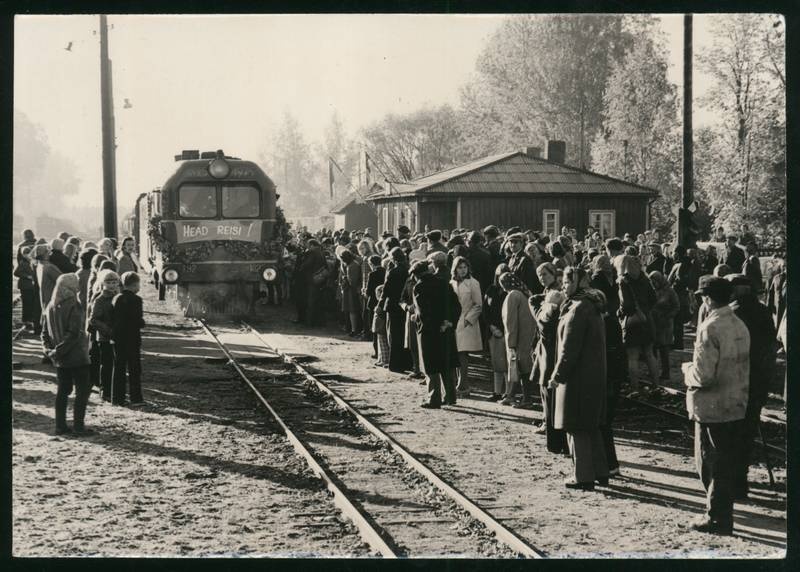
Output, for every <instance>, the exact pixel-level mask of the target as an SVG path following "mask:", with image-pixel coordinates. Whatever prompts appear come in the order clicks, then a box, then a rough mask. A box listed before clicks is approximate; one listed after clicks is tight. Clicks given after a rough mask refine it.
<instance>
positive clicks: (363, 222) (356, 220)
mask: <svg viewBox="0 0 800 572" xmlns="http://www.w3.org/2000/svg"><path fill="white" fill-rule="evenodd" d="M381 190H383V187H381V186H380V185H379V184H378V183H372V184H370V185H364V186H362V187H361V188H360V189H358V191H351V192H349V193H347V194H346V195H345V196H344V197H342V198H341V200H339V202H337V203H336V204H334V206H333V208H332V209H331V214H332V215H333V228H336V229H341V228H346V229H365V228H371V229H372V230H373V231H375V230H376V229H377V227H378V215H376V214H375V208H374V207H373V206H372V205H370V204H368V203H367V201H366V197H367V196H368V195H370V194H373V193H378V192H380V191H381Z"/></svg>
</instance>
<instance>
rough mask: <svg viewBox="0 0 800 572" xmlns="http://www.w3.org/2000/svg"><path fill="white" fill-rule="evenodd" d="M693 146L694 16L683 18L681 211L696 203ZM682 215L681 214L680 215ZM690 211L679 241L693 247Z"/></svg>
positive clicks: (682, 220)
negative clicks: (690, 236) (689, 226)
mask: <svg viewBox="0 0 800 572" xmlns="http://www.w3.org/2000/svg"><path fill="white" fill-rule="evenodd" d="M693 153H694V149H693V144H692V15H691V14H685V15H684V16H683V188H682V191H681V205H680V208H681V209H689V207H690V205H691V204H692V202H693V201H694V160H693ZM679 215H680V213H679ZM689 224H691V221H690V220H689V216H688V211H684V216H678V241H679V243H680V244H683V245H684V246H686V247H687V248H688V247H693V246H694V245H693V244H691V242H692V241H691V239H689V238H688V225H689Z"/></svg>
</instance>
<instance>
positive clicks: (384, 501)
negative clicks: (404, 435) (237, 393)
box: [203, 322, 544, 558]
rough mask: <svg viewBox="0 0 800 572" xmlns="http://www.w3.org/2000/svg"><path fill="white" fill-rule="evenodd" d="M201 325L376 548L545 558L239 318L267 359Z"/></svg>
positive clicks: (393, 552)
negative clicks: (242, 352) (246, 355)
mask: <svg viewBox="0 0 800 572" xmlns="http://www.w3.org/2000/svg"><path fill="white" fill-rule="evenodd" d="M203 327H204V328H205V329H206V332H207V333H208V334H209V335H210V336H211V337H212V338H213V339H214V340H215V342H216V343H217V345H218V346H219V347H220V349H222V351H223V352H224V353H225V355H226V357H227V358H228V359H229V360H230V362H231V365H232V366H233V367H234V369H235V370H236V372H237V374H238V375H239V377H241V378H242V380H243V381H244V382H245V384H246V385H247V386H248V387H249V388H250V390H251V391H252V392H253V393H254V394H255V395H256V397H257V399H258V400H259V401H260V402H261V403H262V405H264V406H265V407H266V408H267V410H268V411H269V412H270V414H271V415H272V417H273V418H274V419H275V420H276V422H278V424H279V425H280V426H281V428H282V429H283V431H284V432H285V434H286V435H287V437H288V438H289V440H290V441H291V442H292V445H293V446H294V447H295V449H296V450H297V452H298V454H300V455H301V456H302V457H303V458H305V459H306V461H307V462H308V463H309V465H310V466H311V468H312V470H314V472H315V473H317V474H318V476H319V477H320V478H321V479H323V480H324V481H325V482H326V484H327V485H328V488H329V490H331V491H332V493H333V494H334V497H335V498H336V504H337V506H338V507H339V508H340V510H341V511H342V512H343V514H344V515H345V516H346V517H347V518H348V519H350V520H352V521H353V522H354V524H356V526H357V528H358V529H359V531H360V532H361V534H362V538H363V539H364V540H365V541H366V542H367V543H369V544H370V545H371V546H373V548H374V549H375V551H376V552H377V553H379V554H381V555H382V556H384V557H389V558H392V557H397V556H400V557H409V556H411V557H424V556H454V555H468V556H470V555H471V556H479V557H505V558H509V557H511V558H513V557H529V558H540V557H542V556H544V554H543V552H542V551H540V550H539V549H537V548H535V547H533V546H531V545H530V544H529V543H527V542H526V541H525V540H523V539H522V538H520V537H519V536H518V535H516V534H515V533H514V532H512V531H511V530H509V529H507V528H506V527H505V526H503V525H502V524H500V523H499V522H498V521H496V520H495V519H494V518H492V517H491V515H489V514H488V513H487V512H486V511H484V510H483V509H481V508H480V507H478V506H477V505H475V504H474V503H473V502H472V501H470V500H469V499H467V498H466V497H465V496H464V495H463V494H462V493H460V492H459V491H458V490H457V489H455V487H453V486H452V485H451V484H449V483H447V482H445V481H444V480H443V479H442V478H441V477H440V476H438V475H437V474H436V473H434V472H433V471H432V470H431V469H430V468H429V467H427V466H426V465H425V464H424V463H422V462H421V461H420V460H419V459H418V458H417V457H415V456H414V455H413V454H412V453H410V452H409V451H407V450H406V449H405V448H403V447H402V446H401V445H400V444H399V443H397V442H396V441H394V439H392V438H391V437H389V436H388V435H386V434H385V433H384V432H383V431H381V430H380V429H379V428H377V427H375V426H374V425H373V424H372V423H371V422H370V421H369V420H367V419H366V418H365V417H364V416H363V415H362V414H361V413H360V412H359V411H358V410H357V409H355V408H354V407H353V406H352V405H350V404H349V403H347V402H346V401H345V400H344V399H342V398H341V396H339V395H338V394H336V392H334V391H333V390H331V389H330V387H328V386H327V384H325V383H324V382H323V381H322V380H321V379H319V377H317V376H315V375H313V374H311V373H310V372H308V370H307V369H305V368H304V367H303V366H302V365H301V364H300V363H298V361H297V360H295V359H294V358H292V357H291V356H290V355H288V354H286V353H283V352H281V351H280V350H278V349H277V348H274V347H272V346H271V345H270V344H268V343H267V342H266V340H264V338H263V337H261V336H260V334H258V332H256V331H255V330H254V329H252V328H250V327H249V326H247V325H246V324H244V327H245V329H246V331H247V332H248V335H250V336H252V339H253V340H256V342H257V344H258V345H260V346H261V347H262V348H264V349H265V350H266V352H265V354H264V356H274V359H269V358H268V357H263V356H262V358H261V359H255V360H247V359H239V358H237V356H236V355H234V354H235V351H231V349H230V348H228V347H226V343H225V339H224V338H225V335H226V334H225V332H223V331H222V330H221V329H218V330H217V331H214V330H213V329H212V328H211V327H210V326H209V324H208V323H206V322H203ZM215 328H216V326H215ZM238 333H239V335H241V332H238ZM247 362H251V363H252V362H255V363H256V364H257V365H251V364H250V363H247Z"/></svg>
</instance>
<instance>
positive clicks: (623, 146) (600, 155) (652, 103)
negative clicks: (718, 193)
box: [592, 26, 681, 232]
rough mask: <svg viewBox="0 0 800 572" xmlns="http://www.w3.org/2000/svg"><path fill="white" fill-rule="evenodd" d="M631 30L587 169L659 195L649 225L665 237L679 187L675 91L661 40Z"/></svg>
mask: <svg viewBox="0 0 800 572" xmlns="http://www.w3.org/2000/svg"><path fill="white" fill-rule="evenodd" d="M637 28H638V29H637V30H636V32H635V33H636V35H635V37H634V41H633V43H632V45H631V47H630V49H629V50H628V51H627V52H626V54H625V56H624V57H623V58H622V59H621V60H620V61H618V62H615V64H614V66H613V67H612V71H611V75H610V77H609V80H608V85H607V87H606V91H605V93H604V95H603V114H602V119H603V125H602V130H601V131H600V133H598V135H597V136H596V138H595V140H594V142H593V144H592V168H593V170H595V171H597V172H599V173H603V174H607V175H610V176H613V177H617V178H620V179H625V180H627V181H630V182H633V183H637V184H640V185H644V186H647V187H651V188H654V189H657V190H658V191H660V196H659V197H658V199H656V201H655V202H654V203H653V205H652V209H651V217H652V218H651V226H652V227H654V228H658V229H659V230H661V231H662V232H668V231H669V230H670V229H671V228H672V225H673V224H674V222H675V214H674V207H675V205H677V203H678V201H679V197H680V185H681V142H680V123H679V121H678V106H677V91H676V87H675V85H674V84H672V83H671V82H670V81H669V79H668V78H667V69H668V62H667V58H666V50H665V47H664V41H663V38H661V37H660V36H658V35H657V34H655V32H654V31H653V29H652V27H650V26H638V27H637Z"/></svg>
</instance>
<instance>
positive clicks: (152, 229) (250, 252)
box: [147, 207, 290, 264]
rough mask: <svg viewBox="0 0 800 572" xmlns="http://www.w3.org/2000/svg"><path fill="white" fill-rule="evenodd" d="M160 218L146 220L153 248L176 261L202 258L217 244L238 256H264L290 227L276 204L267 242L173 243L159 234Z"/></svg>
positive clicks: (244, 257) (188, 261)
mask: <svg viewBox="0 0 800 572" xmlns="http://www.w3.org/2000/svg"><path fill="white" fill-rule="evenodd" d="M161 220H162V217H161V216H159V215H155V216H152V217H150V220H148V222H147V234H148V236H149V237H150V240H151V241H152V242H153V245H154V246H155V249H156V250H157V251H158V252H160V253H161V254H162V256H163V257H164V260H165V261H166V262H175V263H179V264H190V263H192V262H203V261H204V260H207V259H208V258H209V257H210V256H211V253H212V252H214V250H216V249H217V248H218V247H220V246H221V247H222V248H224V249H225V250H226V251H228V252H229V253H230V254H231V255H232V256H233V257H235V258H238V259H240V260H257V259H260V258H265V257H266V256H269V254H270V251H271V250H272V249H274V248H275V247H277V246H278V245H280V244H284V243H285V242H286V240H287V237H288V234H289V228H290V225H289V223H287V222H286V217H285V216H284V214H283V209H281V208H280V207H277V208H276V209H275V225H274V230H273V235H272V236H273V238H272V241H271V242H270V244H268V245H264V244H261V243H254V242H243V241H239V240H205V241H202V242H195V243H191V244H186V245H181V244H173V243H172V242H170V241H169V240H167V239H166V238H165V237H164V235H162V234H161ZM276 243H277V244H276Z"/></svg>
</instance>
